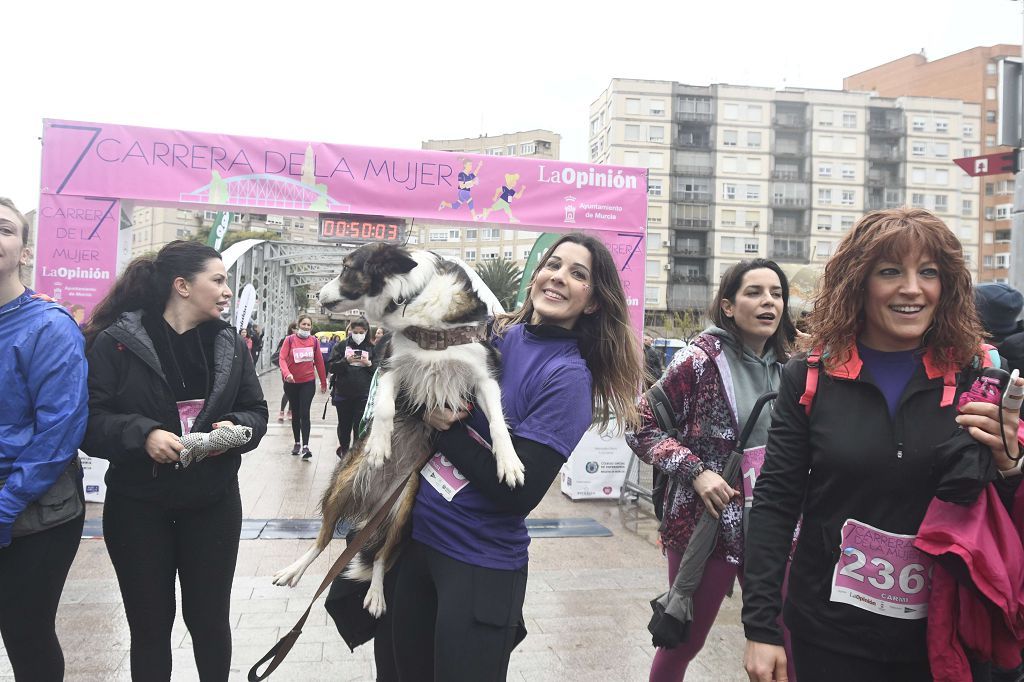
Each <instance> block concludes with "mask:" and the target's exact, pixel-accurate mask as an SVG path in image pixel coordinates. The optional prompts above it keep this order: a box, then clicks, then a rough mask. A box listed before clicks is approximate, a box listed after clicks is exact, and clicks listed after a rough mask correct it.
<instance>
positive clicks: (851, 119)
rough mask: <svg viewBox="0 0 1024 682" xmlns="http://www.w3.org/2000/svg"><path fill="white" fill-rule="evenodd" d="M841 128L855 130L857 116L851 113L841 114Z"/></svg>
mask: <svg viewBox="0 0 1024 682" xmlns="http://www.w3.org/2000/svg"><path fill="white" fill-rule="evenodd" d="M843 127H844V128H856V127H857V114H856V112H853V111H844V112H843Z"/></svg>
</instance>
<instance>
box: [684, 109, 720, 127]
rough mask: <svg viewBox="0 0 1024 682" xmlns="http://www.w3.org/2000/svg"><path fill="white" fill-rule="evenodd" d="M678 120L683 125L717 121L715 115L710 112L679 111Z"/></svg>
mask: <svg viewBox="0 0 1024 682" xmlns="http://www.w3.org/2000/svg"><path fill="white" fill-rule="evenodd" d="M676 120H677V121H679V122H681V123H707V124H711V123H712V122H713V121H714V120H715V115H714V114H713V113H711V112H709V111H677V112H676Z"/></svg>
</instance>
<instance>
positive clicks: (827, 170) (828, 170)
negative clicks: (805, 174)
mask: <svg viewBox="0 0 1024 682" xmlns="http://www.w3.org/2000/svg"><path fill="white" fill-rule="evenodd" d="M818 177H820V178H831V177H832V164H831V163H819V164H818Z"/></svg>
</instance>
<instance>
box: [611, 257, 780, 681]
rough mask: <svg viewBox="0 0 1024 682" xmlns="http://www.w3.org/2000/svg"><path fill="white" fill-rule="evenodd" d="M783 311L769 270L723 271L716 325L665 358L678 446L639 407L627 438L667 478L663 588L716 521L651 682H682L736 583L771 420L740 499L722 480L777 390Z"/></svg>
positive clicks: (749, 460)
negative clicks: (682, 614) (705, 522)
mask: <svg viewBox="0 0 1024 682" xmlns="http://www.w3.org/2000/svg"><path fill="white" fill-rule="evenodd" d="M788 306H789V283H788V281H787V279H786V275H785V273H783V272H782V269H781V268H779V266H778V264H776V263H775V262H773V261H770V260H764V259H760V258H758V259H754V260H747V261H741V262H740V263H737V264H736V265H734V266H733V267H732V268H730V269H729V270H728V271H727V272H726V273H725V275H724V276H723V277H722V282H721V284H720V285H719V288H718V294H717V295H716V297H715V299H714V300H713V301H712V304H711V306H710V309H709V311H708V316H709V317H710V318H711V320H712V322H713V324H712V325H711V326H710V327H708V328H707V329H705V330H704V331H703V332H702V333H701V334H699V335H698V336H697V338H696V339H694V340H693V342H692V343H691V344H690V345H689V346H687V347H685V348H682V349H680V350H679V351H678V352H677V353H676V354H675V355H674V356H673V357H672V363H671V364H670V365H669V367H668V369H667V370H666V371H665V373H664V375H663V376H662V378H661V381H660V384H661V387H662V389H663V390H664V391H665V394H666V395H667V396H668V399H669V401H670V402H671V404H672V411H673V413H674V417H675V424H676V427H677V429H678V434H677V437H676V438H671V437H670V436H669V435H668V434H667V433H666V432H665V431H663V430H662V429H661V427H660V426H658V422H657V421H656V419H655V418H654V414H653V412H652V411H651V407H650V405H649V404H648V403H647V400H646V398H644V399H642V400H641V403H640V416H641V419H642V420H643V423H642V426H641V427H640V429H638V430H637V431H635V432H631V433H628V434H627V441H628V442H629V445H630V447H631V448H632V449H633V451H634V452H636V454H637V456H638V457H639V458H640V459H641V460H643V461H645V462H647V463H648V464H652V465H654V466H655V467H657V468H658V469H660V470H661V471H663V472H664V473H665V474H667V475H668V476H670V477H671V479H670V480H671V481H672V483H671V484H670V485H669V486H667V490H666V499H665V517H664V520H663V522H662V526H661V539H662V544H663V545H664V547H665V551H666V554H667V556H668V566H669V570H668V573H669V575H668V577H669V585H671V584H672V583H673V581H674V580H675V577H676V573H677V571H678V570H679V562H680V560H681V558H682V556H683V553H684V552H685V551H686V546H687V544H688V543H689V541H690V537H691V536H692V534H693V530H694V526H695V525H696V522H697V520H698V519H699V518H700V516H701V514H702V513H703V512H704V511H707V513H709V514H711V515H712V516H713V517H714V518H716V519H718V520H719V540H718V543H717V544H716V546H715V549H714V551H713V552H712V555H711V557H710V558H709V559H708V561H707V564H706V567H705V570H704V574H703V578H702V580H701V584H700V586H699V587H698V588H697V590H696V592H695V593H694V599H693V622H692V624H691V626H690V635H689V638H688V640H687V641H686V642H684V643H683V644H681V645H680V646H678V647H676V648H674V649H664V648H661V649H658V651H657V653H656V654H655V656H654V662H653V663H652V665H651V674H650V680H651V682H663V681H668V680H672V681H677V680H682V679H683V677H684V676H685V674H686V668H687V666H688V665H689V663H690V661H691V660H693V658H694V657H695V656H696V655H697V653H698V652H700V650H701V648H702V647H703V646H704V640H705V639H706V638H707V635H708V632H709V631H710V630H711V625H712V624H713V623H714V621H715V617H716V616H717V615H718V609H719V608H720V606H721V604H722V599H724V598H725V594H726V592H727V591H728V590H729V588H730V587H731V586H732V582H733V580H734V579H735V578H736V577H740V579H741V580H742V567H743V509H744V506H745V504H746V505H749V504H750V499H751V495H752V490H753V482H754V480H756V474H757V471H758V470H759V464H760V462H761V461H763V458H764V445H765V443H766V442H767V441H768V425H769V423H770V422H771V416H770V413H769V410H763V411H762V412H761V414H760V416H759V417H758V421H757V424H756V426H755V427H754V429H753V431H752V432H751V434H750V437H749V439H748V441H747V443H746V451H745V454H744V463H743V486H742V487H743V490H737V489H735V488H733V487H732V486H731V485H729V483H727V482H726V481H725V479H723V478H722V476H721V472H722V467H723V465H724V464H725V461H726V458H727V457H728V455H729V452H730V451H731V450H732V449H733V447H734V446H735V445H736V441H737V439H738V437H739V434H740V432H741V431H742V429H743V426H744V423H745V421H746V419H747V417H748V416H749V415H750V412H751V408H752V407H753V405H754V403H755V402H756V401H757V398H758V397H759V396H761V395H762V394H764V393H767V392H769V391H773V390H776V389H777V388H778V385H779V378H780V376H781V373H782V363H783V362H785V361H786V359H788V354H789V348H790V345H791V344H792V342H793V340H794V338H795V336H796V329H795V328H794V326H793V322H792V320H791V319H790V317H789V310H788Z"/></svg>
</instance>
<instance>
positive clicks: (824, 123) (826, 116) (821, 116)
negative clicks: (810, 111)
mask: <svg viewBox="0 0 1024 682" xmlns="http://www.w3.org/2000/svg"><path fill="white" fill-rule="evenodd" d="M835 119H836V112H834V111H832V110H831V109H819V110H818V125H819V126H821V127H822V128H831V127H832V126H833V124H835Z"/></svg>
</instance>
